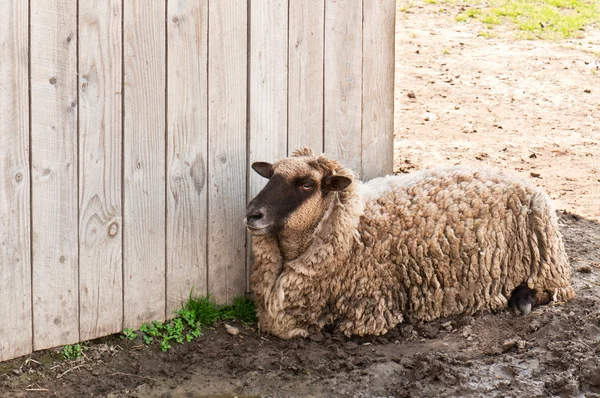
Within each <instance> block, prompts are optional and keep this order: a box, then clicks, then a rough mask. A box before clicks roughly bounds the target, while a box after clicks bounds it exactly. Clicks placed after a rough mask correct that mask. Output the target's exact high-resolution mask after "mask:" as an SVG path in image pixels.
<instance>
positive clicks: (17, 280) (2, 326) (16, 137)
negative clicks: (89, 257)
mask: <svg viewBox="0 0 600 398" xmlns="http://www.w3.org/2000/svg"><path fill="white" fill-rule="evenodd" d="M28 26H29V21H28V8H27V2H25V1H21V2H13V1H4V0H3V1H0V60H1V61H0V87H2V89H0V115H2V123H0V303H2V304H1V305H0V319H1V320H2V321H1V322H0V361H4V360H7V359H10V358H14V357H17V356H20V355H25V354H28V353H29V352H31V348H32V346H31V339H32V325H31V261H30V240H29V236H30V228H29V227H30V220H31V219H30V207H29V204H30V203H29V199H30V196H29V194H30V192H29V186H30V179H29V81H28V63H29V60H28V51H29V45H28V35H29V32H28V29H29V28H28Z"/></svg>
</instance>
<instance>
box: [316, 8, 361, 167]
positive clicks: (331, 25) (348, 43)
mask: <svg viewBox="0 0 600 398" xmlns="http://www.w3.org/2000/svg"><path fill="white" fill-rule="evenodd" d="M361 27H362V0H338V1H328V2H326V4H325V95H324V97H325V115H324V117H325V145H324V151H325V153H327V155H329V156H331V157H333V158H335V159H337V160H339V161H340V162H341V163H342V164H343V165H345V166H347V167H350V168H351V169H352V170H354V171H355V172H356V173H358V174H359V175H362V167H361V148H360V142H361V100H362V98H361V95H362V90H361V85H362V28H361Z"/></svg>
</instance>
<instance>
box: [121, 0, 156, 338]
mask: <svg viewBox="0 0 600 398" xmlns="http://www.w3.org/2000/svg"><path fill="white" fill-rule="evenodd" d="M124 4H125V9H124V10H123V18H124V19H123V23H124V26H123V29H124V32H123V33H124V39H123V40H124V43H123V45H124V60H123V63H124V68H125V69H124V72H125V76H124V79H125V80H124V98H123V101H124V104H123V106H124V176H123V178H124V203H123V210H124V211H123V215H124V218H123V223H124V229H123V234H124V235H123V254H124V256H123V267H124V281H123V284H124V296H123V299H124V314H123V315H124V316H123V318H124V319H123V327H126V328H127V327H132V328H135V327H139V326H140V325H141V324H142V323H144V322H149V321H152V320H155V319H156V320H162V319H164V317H165V243H166V242H165V88H166V87H165V84H166V83H165V65H166V58H165V52H166V50H165V4H164V3H163V2H159V1H156V2H155V1H152V2H148V1H142V0H128V1H126V2H124Z"/></svg>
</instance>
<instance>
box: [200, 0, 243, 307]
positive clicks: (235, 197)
mask: <svg viewBox="0 0 600 398" xmlns="http://www.w3.org/2000/svg"><path fill="white" fill-rule="evenodd" d="M208 16H209V23H208V26H209V29H210V32H209V35H208V38H209V45H208V49H209V52H208V99H209V118H208V122H209V124H208V131H209V144H208V151H209V156H208V158H209V160H208V181H209V190H208V218H209V225H208V270H209V271H208V284H209V293H212V295H213V296H214V297H215V298H216V300H217V301H218V302H221V303H223V302H227V301H230V300H231V299H232V298H233V297H234V296H236V295H241V294H243V293H244V289H245V286H246V284H245V275H246V269H245V257H246V248H245V241H246V239H245V235H246V232H245V230H244V228H243V220H244V215H245V204H246V174H247V173H246V91H247V90H246V86H247V69H246V68H247V64H246V62H247V23H248V21H247V19H248V15H247V3H246V2H241V1H235V0H222V1H210V2H209V11H208Z"/></svg>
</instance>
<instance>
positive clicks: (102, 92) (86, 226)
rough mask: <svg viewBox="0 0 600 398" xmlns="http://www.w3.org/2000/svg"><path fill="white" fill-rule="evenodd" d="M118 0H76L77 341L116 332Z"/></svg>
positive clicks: (119, 318) (119, 309)
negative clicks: (77, 43) (77, 137)
mask: <svg viewBox="0 0 600 398" xmlns="http://www.w3.org/2000/svg"><path fill="white" fill-rule="evenodd" d="M121 18H122V12H121V1H120V0H98V1H91V0H89V1H79V170H80V172H79V297H80V299H79V310H80V334H81V339H82V340H90V339H94V338H96V337H100V336H106V335H108V334H112V333H116V332H119V331H121V330H122V329H123V290H122V289H123V280H122V277H123V268H122V267H123V264H122V252H121V251H122V245H121V244H122V234H121V231H122V221H121V211H122V206H121V173H122V160H121V145H122V134H121V133H122V129H121V127H122V125H121V121H122V120H121V105H122V104H121V72H122V70H121V45H122V43H121Z"/></svg>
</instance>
